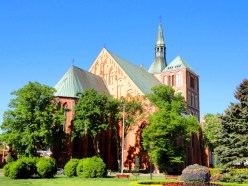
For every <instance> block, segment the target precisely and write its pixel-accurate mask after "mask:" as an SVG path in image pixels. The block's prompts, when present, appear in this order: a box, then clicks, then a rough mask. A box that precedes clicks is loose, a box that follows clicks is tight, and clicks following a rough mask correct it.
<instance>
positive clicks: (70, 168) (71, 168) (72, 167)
mask: <svg viewBox="0 0 248 186" xmlns="http://www.w3.org/2000/svg"><path fill="white" fill-rule="evenodd" d="M78 163H79V159H71V160H70V161H68V162H67V163H66V165H65V167H64V173H65V175H66V176H68V177H72V176H76V175H77V166H78Z"/></svg>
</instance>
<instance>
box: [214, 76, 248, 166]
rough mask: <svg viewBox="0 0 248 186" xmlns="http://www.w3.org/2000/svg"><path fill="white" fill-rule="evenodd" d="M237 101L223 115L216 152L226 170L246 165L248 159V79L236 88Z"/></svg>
mask: <svg viewBox="0 0 248 186" xmlns="http://www.w3.org/2000/svg"><path fill="white" fill-rule="evenodd" d="M234 96H235V98H236V99H237V100H238V102H237V103H230V105H229V107H228V109H226V110H225V112H224V114H223V116H222V117H221V130H220V131H219V133H218V135H217V148H216V152H217V155H218V158H219V160H220V163H221V165H222V167H223V168H224V170H227V169H228V168H230V167H235V166H236V165H240V166H244V162H245V161H247V160H248V132H247V131H248V79H245V80H243V82H242V83H241V84H240V85H239V86H238V87H237V88H236V92H235V94H234Z"/></svg>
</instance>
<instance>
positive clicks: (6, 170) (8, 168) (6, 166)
mask: <svg viewBox="0 0 248 186" xmlns="http://www.w3.org/2000/svg"><path fill="white" fill-rule="evenodd" d="M11 164H12V162H9V163H8V164H6V165H5V166H4V167H3V175H4V176H6V177H9V171H10V166H11Z"/></svg>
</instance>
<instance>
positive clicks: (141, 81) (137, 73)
mask: <svg viewBox="0 0 248 186" xmlns="http://www.w3.org/2000/svg"><path fill="white" fill-rule="evenodd" d="M108 52H109V51H108ZM109 54H110V55H111V56H112V57H113V58H114V59H115V61H116V62H117V63H118V64H119V65H120V66H121V68H122V69H123V70H124V71H125V73H126V74H127V75H128V76H129V77H130V78H131V79H132V81H133V82H134V83H135V84H136V86H137V87H139V89H140V90H141V91H142V92H143V93H144V94H147V93H151V88H152V87H153V86H155V85H158V84H160V82H159V80H157V79H156V78H155V77H154V76H153V74H150V73H149V72H147V70H146V69H145V68H144V67H143V66H135V65H133V64H131V63H130V62H128V61H126V60H125V59H123V58H121V57H119V56H117V55H115V54H113V53H111V52H109Z"/></svg>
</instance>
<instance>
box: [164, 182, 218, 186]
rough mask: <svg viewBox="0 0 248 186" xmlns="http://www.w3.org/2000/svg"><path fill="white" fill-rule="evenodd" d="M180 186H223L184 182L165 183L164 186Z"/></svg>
mask: <svg viewBox="0 0 248 186" xmlns="http://www.w3.org/2000/svg"><path fill="white" fill-rule="evenodd" d="M178 185H185V186H221V185H219V184H211V183H210V184H187V183H183V182H170V183H164V184H163V186H178Z"/></svg>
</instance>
